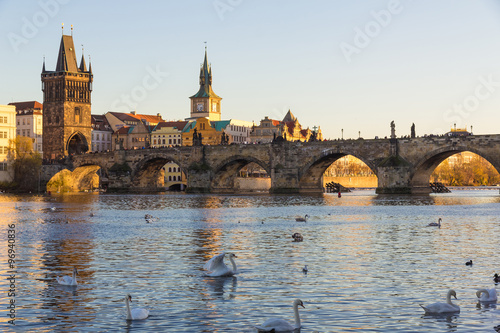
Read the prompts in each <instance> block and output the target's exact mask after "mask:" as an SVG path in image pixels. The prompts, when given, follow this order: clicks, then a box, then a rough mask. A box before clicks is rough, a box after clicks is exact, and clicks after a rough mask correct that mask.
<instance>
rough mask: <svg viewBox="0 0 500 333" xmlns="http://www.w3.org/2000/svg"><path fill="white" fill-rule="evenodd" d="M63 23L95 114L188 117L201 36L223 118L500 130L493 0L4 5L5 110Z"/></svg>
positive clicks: (498, 35)
mask: <svg viewBox="0 0 500 333" xmlns="http://www.w3.org/2000/svg"><path fill="white" fill-rule="evenodd" d="M377 13H378V14H377ZM61 22H64V24H65V33H66V34H69V33H70V25H71V24H73V25H74V31H73V37H74V41H75V48H76V49H77V50H78V51H77V57H78V59H79V58H80V57H81V51H80V47H79V45H81V44H83V45H84V47H85V55H86V60H88V55H90V56H91V58H92V69H93V73H94V92H93V94H92V113H94V114H104V113H106V112H107V111H130V110H133V109H136V110H137V112H139V113H146V114H156V113H161V114H162V115H163V117H164V118H165V119H168V120H174V119H175V120H176V119H183V118H186V117H188V116H189V108H190V103H189V96H191V95H193V94H195V93H196V92H197V90H198V87H199V86H198V74H199V66H200V64H201V62H202V61H203V52H204V42H205V41H207V42H208V56H209V62H210V63H211V64H212V70H213V89H214V91H215V93H217V94H218V95H220V96H221V97H222V98H223V100H222V117H223V119H230V118H233V119H241V120H248V121H252V120H253V121H255V122H259V121H260V119H262V118H264V117H265V116H269V117H270V118H274V119H281V118H282V117H283V116H284V115H285V113H286V111H287V110H288V109H291V111H292V113H294V114H295V115H296V116H297V117H298V119H299V121H300V122H301V123H302V125H303V126H305V127H307V126H310V127H312V126H314V125H317V126H321V128H322V130H323V133H324V136H325V137H326V138H337V137H340V135H341V134H340V133H341V129H344V137H351V138H357V137H358V131H361V136H363V137H365V138H373V137H374V136H381V137H383V136H386V135H389V134H390V126H389V123H390V122H391V121H392V120H394V121H395V123H396V134H397V135H398V136H400V135H408V134H410V126H411V124H412V122H414V123H415V125H416V131H417V135H423V134H424V133H444V132H446V131H448V130H449V128H450V127H451V126H452V125H453V123H454V122H456V123H457V125H458V126H465V125H467V126H469V128H470V125H473V126H474V132H475V133H476V134H487V133H500V128H499V124H500V112H499V111H500V0H474V1H471V0H441V1H439V0H418V1H409V0H400V1H396V0H384V1H379V0H342V1H334V0H312V1H311V0H310V1H292V0H276V1H271V0H203V1H202V0H192V1H188V0H186V1H181V0H178V1H171V0H165V1H141V2H139V1H94V0H90V1H76V0H38V1H32V0H26V1H14V0H3V1H0V27H1V30H0V31H1V32H2V33H1V34H2V38H1V39H0V50H1V52H0V63H1V70H0V73H1V80H0V104H8V103H9V102H11V101H26V100H38V101H40V102H43V101H42V92H41V91H40V86H41V84H40V72H41V68H42V59H43V56H44V55H45V57H46V66H47V70H54V69H55V63H56V60H57V52H58V49H59V43H60V36H61ZM30 26H31V28H32V29H31V30H30V29H29V27H30ZM33 28H34V29H33ZM360 31H361V33H360ZM151 72H156V73H157V74H156V80H154V79H153V77H151V74H150V73H151ZM167 73H168V74H167ZM145 80H146V81H145ZM144 82H146V83H144ZM497 82H498V83H497ZM146 88H147V89H146ZM144 92H146V94H144ZM134 94H135V97H131V98H130V101H125V99H124V98H123V97H122V96H123V95H134ZM127 104H128V105H127Z"/></svg>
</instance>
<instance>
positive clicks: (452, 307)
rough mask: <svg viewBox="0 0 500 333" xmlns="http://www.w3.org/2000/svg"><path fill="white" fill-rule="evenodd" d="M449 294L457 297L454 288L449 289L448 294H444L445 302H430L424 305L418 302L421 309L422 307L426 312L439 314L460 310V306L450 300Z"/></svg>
mask: <svg viewBox="0 0 500 333" xmlns="http://www.w3.org/2000/svg"><path fill="white" fill-rule="evenodd" d="M451 296H453V297H455V299H457V293H456V292H455V290H453V289H450V290H449V291H448V295H446V303H439V302H438V303H432V304H429V305H426V306H423V305H421V304H420V306H421V307H422V309H424V311H425V313H426V314H429V313H430V314H439V313H450V312H460V307H459V306H458V305H456V304H453V303H452V302H451Z"/></svg>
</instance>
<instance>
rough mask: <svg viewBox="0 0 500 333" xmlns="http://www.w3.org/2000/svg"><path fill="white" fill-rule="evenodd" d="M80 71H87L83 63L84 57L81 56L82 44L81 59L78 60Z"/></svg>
mask: <svg viewBox="0 0 500 333" xmlns="http://www.w3.org/2000/svg"><path fill="white" fill-rule="evenodd" d="M79 69H80V71H82V72H86V71H87V65H86V64H85V58H84V56H83V45H82V60H80V67H79Z"/></svg>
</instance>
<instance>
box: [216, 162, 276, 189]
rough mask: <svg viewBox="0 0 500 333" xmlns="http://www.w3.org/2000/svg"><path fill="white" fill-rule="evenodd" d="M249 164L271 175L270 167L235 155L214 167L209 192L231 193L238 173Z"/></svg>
mask: <svg viewBox="0 0 500 333" xmlns="http://www.w3.org/2000/svg"><path fill="white" fill-rule="evenodd" d="M250 163H255V164H257V165H259V166H260V167H261V168H262V169H264V170H265V171H266V172H267V174H268V175H271V170H270V167H269V166H268V165H267V164H266V163H264V162H262V161H261V160H259V159H257V158H255V157H251V156H241V155H235V156H231V157H229V158H227V159H225V160H223V161H222V162H220V163H219V164H217V165H216V166H215V167H214V169H213V176H212V180H211V186H210V187H211V190H212V191H214V192H219V193H233V192H234V190H235V189H234V187H235V186H234V185H235V180H236V178H237V176H238V172H239V171H240V170H241V169H242V168H243V167H244V166H246V165H248V164H250Z"/></svg>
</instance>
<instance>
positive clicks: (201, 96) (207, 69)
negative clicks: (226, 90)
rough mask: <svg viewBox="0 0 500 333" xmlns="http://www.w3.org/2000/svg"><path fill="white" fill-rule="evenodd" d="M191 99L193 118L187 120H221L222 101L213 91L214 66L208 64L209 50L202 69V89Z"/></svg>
mask: <svg viewBox="0 0 500 333" xmlns="http://www.w3.org/2000/svg"><path fill="white" fill-rule="evenodd" d="M190 99H191V117H190V118H187V119H186V120H194V119H197V118H208V119H209V120H212V121H218V120H221V100H222V98H221V97H219V96H217V95H216V94H215V93H214V91H213V90H212V66H211V65H209V64H208V60H207V49H206V48H205V59H204V60H203V64H202V65H201V68H200V89H199V90H198V92H197V93H196V94H194V95H193V96H191V97H190Z"/></svg>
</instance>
